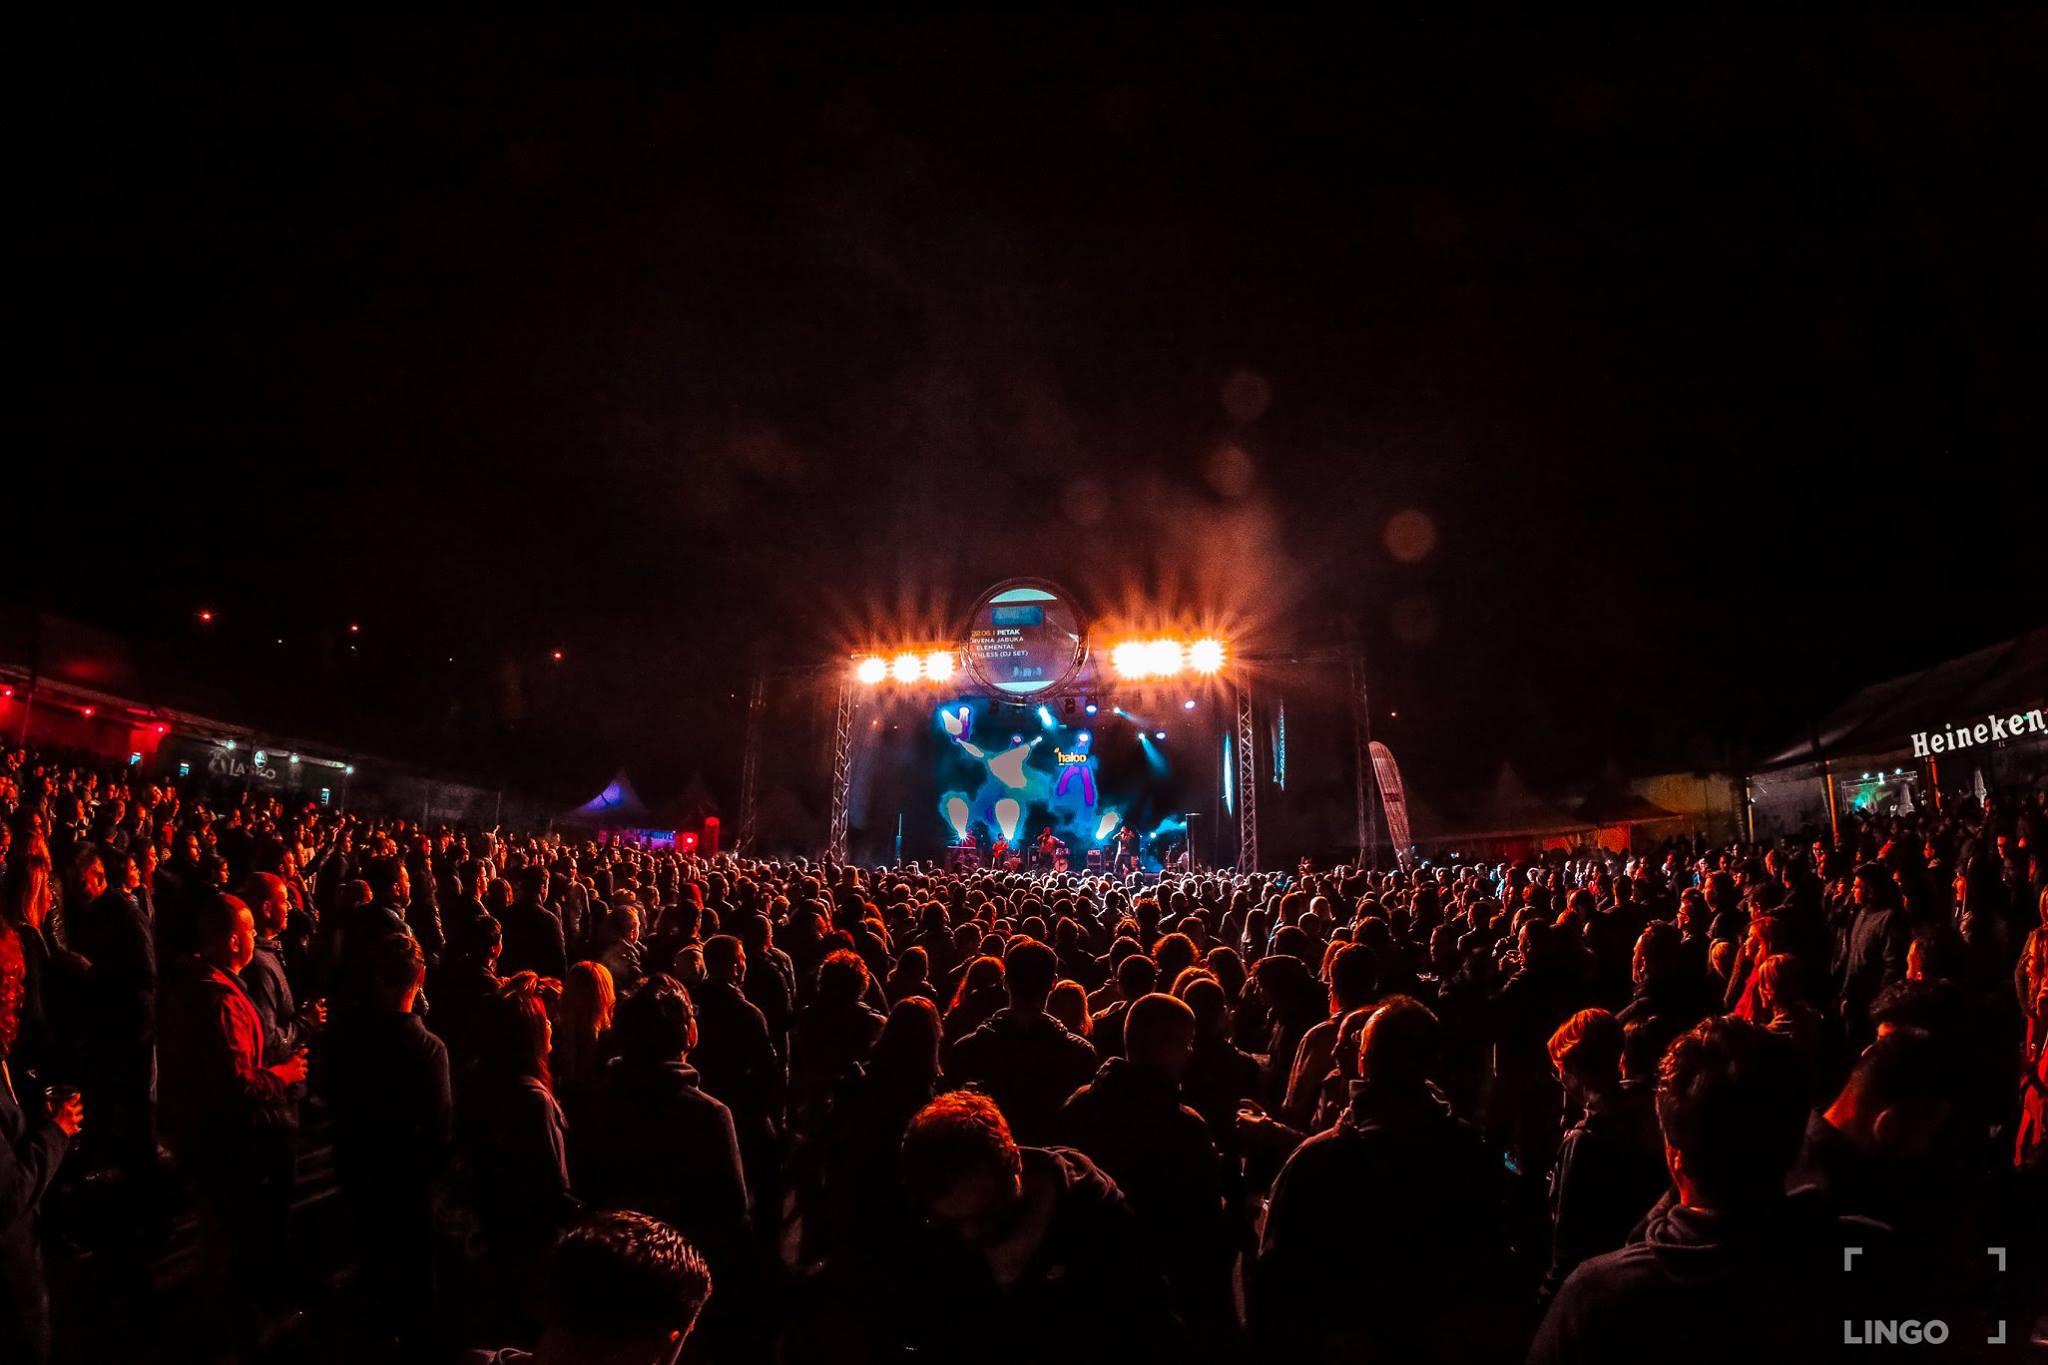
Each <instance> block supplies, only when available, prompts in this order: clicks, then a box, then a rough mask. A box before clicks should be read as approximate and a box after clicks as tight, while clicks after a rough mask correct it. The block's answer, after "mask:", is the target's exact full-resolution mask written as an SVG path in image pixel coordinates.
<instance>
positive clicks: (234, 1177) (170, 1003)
mask: <svg viewBox="0 0 2048 1365" xmlns="http://www.w3.org/2000/svg"><path fill="white" fill-rule="evenodd" d="M196 928H197V931H198V934H199V964H200V967H201V968H202V969H203V974H200V975H197V976H196V977H194V978H193V979H191V980H189V981H187V982H186V983H185V984H184V985H182V986H181V987H180V988H179V990H178V993H177V995H176V997H175V998H174V999H170V1000H167V1001H166V1013H165V1017H164V1020H163V1046H162V1054H161V1056H162V1068H163V1082H162V1084H163V1117H164V1135H165V1137H166V1138H168V1139H169V1141H170V1144H171V1151H172V1153H173V1154H174V1155H175V1156H176V1157H177V1161H178V1169H179V1171H180V1172H181V1173H183V1175H184V1176H185V1178H186V1179H187V1180H188V1181H190V1182H191V1184H192V1188H193V1193H194V1194H195V1195H196V1196H197V1197H198V1200H199V1206H200V1215H201V1217H200V1227H201V1231H202V1234H203V1252H202V1257H203V1260H204V1262H205V1276H206V1282H207V1286H208V1292H209V1299H210V1301H211V1304H212V1307H213V1310H214V1314H213V1318H212V1324H213V1326H214V1327H215V1329H216V1330H219V1329H222V1328H226V1329H230V1330H232V1331H233V1332H234V1333H235V1334H236V1335H237V1336H239V1337H244V1338H246V1337H247V1336H249V1335H251V1334H252V1333H253V1332H254V1330H255V1327H256V1324H255V1323H254V1322H253V1321H252V1320H251V1318H250V1316H249V1309H248V1303H247V1299H248V1294H249V1292H250V1290H251V1289H254V1288H257V1287H260V1286H267V1285H269V1284H270V1283H271V1281H272V1279H273V1277H274V1276H275V1275H276V1273H277V1270H278V1268H279V1267H278V1264H277V1260H278V1254H279V1252H280V1251H281V1250H282V1248H283V1246H284V1213H285V1204H286V1200H287V1198H288V1197H289V1194H290V1187H291V1177H292V1148H291V1135H292V1133H293V1131H294V1130H295V1128H296V1127H297V1092H298V1090H299V1088H300V1087H301V1086H303V1085H304V1084H305V1080H306V1054H305V1052H304V1051H300V1052H297V1053H295V1054H293V1055H292V1056H290V1057H287V1058H285V1059H284V1060H283V1061H280V1062H276V1063H272V1064H266V1063H265V1062H264V1060H263V1021H262V1017H261V1016H260V1015H258V1013H257V1012H256V1006H255V1005H254V1004H253V1003H251V1002H250V999H249V996H248V992H247V991H245V990H244V989H243V987H242V982H241V978H240V973H241V971H242V969H243V968H244V967H247V966H248V965H249V962H250V960H251V959H252V958H253V957H254V956H255V955H256V920H255V917H254V916H252V915H251V914H250V913H249V907H248V906H246V905H244V904H243V903H242V902H241V901H239V900H237V899H236V898H235V897H233V896H226V895H215V896H214V897H213V898H212V899H210V900H209V901H207V902H206V904H205V905H204V906H202V907H201V909H200V912H199V917H198V922H197V925H196Z"/></svg>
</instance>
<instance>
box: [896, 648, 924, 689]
mask: <svg viewBox="0 0 2048 1365" xmlns="http://www.w3.org/2000/svg"><path fill="white" fill-rule="evenodd" d="M923 671H924V662H923V661H922V660H920V659H919V658H918V657H917V656H916V655H915V654H910V653H903V654H898V655H897V656H896V660H895V662H894V663H891V664H890V665H889V676H890V677H892V678H894V679H895V680H896V681H897V682H900V683H913V682H916V681H917V675H918V674H919V673H921V672H923Z"/></svg>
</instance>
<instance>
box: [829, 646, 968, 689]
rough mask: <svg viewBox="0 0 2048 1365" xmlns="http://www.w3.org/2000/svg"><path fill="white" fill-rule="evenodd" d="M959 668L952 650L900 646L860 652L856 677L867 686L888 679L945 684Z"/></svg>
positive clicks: (857, 680) (856, 661)
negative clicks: (884, 650)
mask: <svg viewBox="0 0 2048 1365" xmlns="http://www.w3.org/2000/svg"><path fill="white" fill-rule="evenodd" d="M958 667H959V665H958V662H957V660H956V659H955V657H954V654H953V651H952V650H950V649H932V648H929V647H927V648H924V649H899V650H895V651H893V652H890V653H875V654H863V655H860V656H859V657H858V658H857V659H855V661H854V665H853V678H854V681H855V682H858V683H860V684H861V685H862V686H863V687H879V686H880V685H881V684H883V683H885V682H895V683H901V684H904V685H906V686H907V685H909V684H911V683H917V682H927V683H942V682H948V681H950V680H951V679H952V677H953V674H954V672H955V671H956V670H957V669H958Z"/></svg>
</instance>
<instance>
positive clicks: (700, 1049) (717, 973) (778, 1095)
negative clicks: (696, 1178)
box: [690, 934, 785, 1189]
mask: <svg viewBox="0 0 2048 1365" xmlns="http://www.w3.org/2000/svg"><path fill="white" fill-rule="evenodd" d="M746 974H747V955H746V952H745V950H744V949H742V948H741V946H740V941H739V940H738V939H736V938H733V937H732V936H731V935H729V934H717V935H714V936H712V937H711V938H709V939H707V940H705V943H704V981H703V984H702V985H700V986H699V987H698V988H697V993H696V994H695V995H694V996H692V997H691V1001H692V1003H693V1004H694V1005H695V1006H696V1019H697V1039H696V1041H695V1042H694V1043H692V1044H691V1048H690V1059H691V1061H692V1062H693V1063H694V1064H695V1066H696V1068H697V1071H698V1074H699V1075H701V1076H702V1077H703V1085H704V1089H705V1091H706V1092H707V1093H709V1094H711V1095H715V1096H717V1098H718V1099H719V1101H720V1102H721V1103H723V1104H724V1105H725V1106H726V1107H727V1108H728V1109H730V1110H731V1111H732V1119H733V1125H734V1127H735V1129H736V1130H737V1131H738V1133H739V1136H740V1150H741V1152H742V1153H743V1154H744V1155H745V1156H746V1158H747V1170H748V1171H749V1173H750V1174H752V1175H754V1176H755V1177H756V1180H755V1182H754V1183H755V1184H757V1185H759V1186H760V1187H761V1188H763V1189H765V1188H767V1184H766V1182H767V1181H768V1179H769V1177H770V1175H771V1174H772V1172H773V1170H774V1167H775V1163H776V1148H775V1140H776V1135H777V1133H779V1132H780V1131H781V1127H782V1103H783V1093H784V1088H785V1081H784V1076H783V1069H782V1063H781V1062H780V1061H779V1060H778V1059H777V1058H776V1055H775V1046H774V1044H773V1043H772V1042H771V1041H770V1040H769V1033H768V1021H767V1019H766V1018H765V1017H764V1016H763V1015H762V1013H761V1011H760V1010H759V1009H758V1008H756V1007H755V1005H754V1003H753V1002H752V1001H750V1000H748V999H747V997H746V996H745V994H743V993H742V991H741V988H740V981H741V979H742V978H744V977H745V976H746Z"/></svg>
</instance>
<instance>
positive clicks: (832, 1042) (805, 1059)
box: [789, 948, 885, 1125]
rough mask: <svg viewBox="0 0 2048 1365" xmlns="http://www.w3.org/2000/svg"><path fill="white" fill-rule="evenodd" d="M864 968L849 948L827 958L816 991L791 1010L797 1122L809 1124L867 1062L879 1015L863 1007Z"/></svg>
mask: <svg viewBox="0 0 2048 1365" xmlns="http://www.w3.org/2000/svg"><path fill="white" fill-rule="evenodd" d="M870 980H871V978H870V976H869V973H868V966H867V963H865V962H863V961H862V960H861V957H860V954H859V953H856V952H854V951H853V950H852V949H850V948H841V949H838V950H836V951H834V952H831V953H828V954H827V955H826V956H825V960H824V961H822V962H820V963H819V964H818V984H817V989H816V990H815V991H814V992H813V993H812V996H811V1000H810V1003H809V1004H807V1005H805V1006H804V1007H803V1008H802V1009H801V1010H799V1011H797V1016H796V1032H795V1034H794V1036H793V1037H792V1038H791V1040H790V1050H789V1080H790V1096H791V1108H792V1110H793V1112H794V1113H795V1115H796V1116H797V1121H798V1122H808V1123H811V1124H813V1125H815V1123H816V1122H818V1121H820V1120H822V1119H823V1117H824V1115H825V1113H826V1112H827V1110H829V1108H830V1106H831V1099H832V1095H833V1093H834V1092H835V1091H837V1089H838V1088H839V1085H840V1083H841V1082H842V1081H843V1080H845V1078H846V1077H847V1076H849V1075H850V1074H852V1072H853V1071H854V1070H855V1069H856V1068H858V1067H859V1066H860V1064H861V1063H862V1062H864V1061H865V1060H867V1055H868V1053H869V1052H870V1051H872V1050H873V1049H874V1046H875V1040H876V1039H877V1038H879V1037H881V1035H882V1025H883V1023H884V1022H885V1021H884V1019H883V1016H882V1015H880V1014H877V1013H876V1012H875V1011H874V1010H873V1009H871V1008H869V1006H868V1004H867V999H866V997H867V994H868V986H869V983H870Z"/></svg>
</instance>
